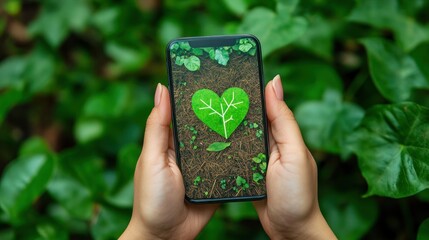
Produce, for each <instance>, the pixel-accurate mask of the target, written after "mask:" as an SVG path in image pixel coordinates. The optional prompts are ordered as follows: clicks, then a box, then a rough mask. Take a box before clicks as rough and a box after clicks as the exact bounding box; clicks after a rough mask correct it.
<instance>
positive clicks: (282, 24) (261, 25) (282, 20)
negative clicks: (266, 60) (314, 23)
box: [238, 7, 307, 57]
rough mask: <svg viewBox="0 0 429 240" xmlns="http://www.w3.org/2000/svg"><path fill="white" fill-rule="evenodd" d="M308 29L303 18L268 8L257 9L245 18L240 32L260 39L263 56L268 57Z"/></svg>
mask: <svg viewBox="0 0 429 240" xmlns="http://www.w3.org/2000/svg"><path fill="white" fill-rule="evenodd" d="M279 8H280V7H279ZM280 9H283V7H281V8H280ZM306 29H307V21H306V20H305V19H304V18H302V17H295V16H292V15H291V14H288V13H284V12H277V13H275V12H273V11H271V10H269V9H267V8H263V7H256V8H254V9H252V10H251V11H249V12H248V13H247V14H246V15H245V16H244V19H243V22H242V24H241V26H240V28H239V30H238V31H239V32H242V33H251V34H254V35H255V36H256V37H258V38H259V40H260V41H261V45H262V46H263V49H262V55H263V57H266V56H268V55H269V54H270V53H272V52H274V51H275V50H277V49H279V48H282V47H284V46H286V45H288V44H289V43H291V42H293V41H295V40H296V39H298V38H299V37H300V36H302V35H303V34H304V32H305V30H306Z"/></svg>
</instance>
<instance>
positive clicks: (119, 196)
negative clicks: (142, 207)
mask: <svg viewBox="0 0 429 240" xmlns="http://www.w3.org/2000/svg"><path fill="white" fill-rule="evenodd" d="M133 196H134V181H133V180H129V181H128V182H127V183H125V184H123V185H122V186H120V188H118V190H116V191H114V192H112V193H109V195H108V196H107V197H106V201H107V202H109V203H110V204H113V205H114V206H116V207H122V208H124V207H125V208H132V207H133V199H134V198H133Z"/></svg>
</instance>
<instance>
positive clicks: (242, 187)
mask: <svg viewBox="0 0 429 240" xmlns="http://www.w3.org/2000/svg"><path fill="white" fill-rule="evenodd" d="M235 185H236V186H234V187H232V189H233V190H234V191H236V192H237V193H239V192H240V191H246V189H248V188H249V187H250V186H249V183H247V180H246V179H245V178H243V177H241V176H237V178H236V179H235Z"/></svg>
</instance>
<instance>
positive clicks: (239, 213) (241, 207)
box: [225, 202, 258, 221]
mask: <svg viewBox="0 0 429 240" xmlns="http://www.w3.org/2000/svg"><path fill="white" fill-rule="evenodd" d="M225 210H226V214H227V216H228V217H229V218H230V219H232V220H233V221H242V220H249V219H258V214H257V213H256V210H255V208H254V207H253V204H252V203H251V202H232V203H228V204H226V206H225Z"/></svg>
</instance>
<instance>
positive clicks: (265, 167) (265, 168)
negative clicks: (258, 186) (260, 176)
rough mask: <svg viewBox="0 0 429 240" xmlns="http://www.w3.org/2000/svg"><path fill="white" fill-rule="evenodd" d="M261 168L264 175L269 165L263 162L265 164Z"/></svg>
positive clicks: (260, 165)
mask: <svg viewBox="0 0 429 240" xmlns="http://www.w3.org/2000/svg"><path fill="white" fill-rule="evenodd" d="M259 168H260V169H261V172H262V173H264V172H265V170H267V163H266V162H263V163H261V164H259Z"/></svg>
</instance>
